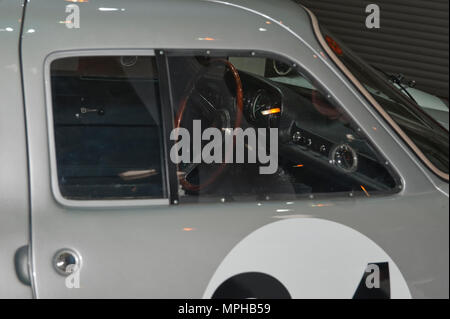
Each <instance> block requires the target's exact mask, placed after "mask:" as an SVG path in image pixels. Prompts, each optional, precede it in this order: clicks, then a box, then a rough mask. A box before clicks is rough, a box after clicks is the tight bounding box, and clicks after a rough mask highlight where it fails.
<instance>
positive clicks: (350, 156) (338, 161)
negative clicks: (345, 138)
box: [291, 127, 359, 173]
mask: <svg viewBox="0 0 450 319" xmlns="http://www.w3.org/2000/svg"><path fill="white" fill-rule="evenodd" d="M291 136H292V142H293V143H294V144H295V145H298V146H299V147H300V148H301V149H302V150H303V151H311V152H312V154H313V156H315V157H318V158H322V159H324V160H328V162H329V163H330V164H331V165H334V166H336V167H338V168H339V169H341V170H342V171H344V172H345V173H353V172H355V171H356V170H357V169H358V163H359V157H358V153H357V152H356V151H355V150H354V149H353V148H352V147H351V146H350V145H349V144H347V143H343V144H334V143H332V142H330V141H328V140H327V139H325V138H322V137H320V136H317V135H314V134H311V133H309V132H308V131H306V130H302V129H299V128H297V127H294V129H293V130H292V134H291Z"/></svg>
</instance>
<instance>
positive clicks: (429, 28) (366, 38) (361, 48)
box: [294, 0, 449, 99]
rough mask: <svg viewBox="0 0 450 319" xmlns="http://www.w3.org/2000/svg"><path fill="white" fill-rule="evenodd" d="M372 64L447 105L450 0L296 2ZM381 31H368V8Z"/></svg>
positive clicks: (311, 0) (313, 0)
mask: <svg viewBox="0 0 450 319" xmlns="http://www.w3.org/2000/svg"><path fill="white" fill-rule="evenodd" d="M294 1H296V2H299V3H301V4H303V5H305V6H306V7H308V8H309V9H311V10H312V11H313V12H314V13H315V14H316V15H317V17H318V18H319V20H320V22H321V23H322V24H323V25H325V26H327V27H328V29H330V31H331V32H333V33H334V34H335V35H336V36H337V37H338V38H340V39H341V40H343V41H344V42H345V43H346V44H347V45H348V46H349V47H351V48H352V49H353V50H354V51H356V52H357V53H358V54H359V55H360V56H361V57H363V58H364V59H365V60H366V61H368V62H369V63H371V64H373V65H375V66H377V67H379V68H382V69H383V70H385V71H387V72H389V73H403V74H404V75H405V76H406V77H407V78H408V79H413V80H416V81H417V88H418V89H420V90H424V91H427V92H430V93H432V94H435V95H438V96H441V97H445V98H447V99H448V96H449V94H448V88H449V85H448V82H449V61H448V59H449V54H448V45H449V31H448V29H449V0H373V1H366V0H339V1H336V0H294ZM371 3H374V4H377V5H379V6H380V9H381V28H380V29H367V28H366V26H365V21H366V17H367V15H368V14H367V13H365V8H366V6H367V5H368V4H371Z"/></svg>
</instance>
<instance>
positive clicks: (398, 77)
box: [372, 65, 418, 105]
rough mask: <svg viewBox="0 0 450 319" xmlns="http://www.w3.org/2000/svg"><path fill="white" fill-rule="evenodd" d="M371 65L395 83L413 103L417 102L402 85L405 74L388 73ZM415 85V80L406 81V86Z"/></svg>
mask: <svg viewBox="0 0 450 319" xmlns="http://www.w3.org/2000/svg"><path fill="white" fill-rule="evenodd" d="M372 67H373V68H374V69H375V70H377V71H379V72H380V73H382V74H383V75H384V76H385V77H386V78H387V79H388V80H389V81H391V82H392V83H394V84H397V85H398V87H399V88H400V90H402V91H403V92H404V93H405V94H406V95H407V96H408V97H409V98H410V99H411V100H413V101H414V103H416V104H417V105H418V103H417V101H416V99H414V98H413V96H412V95H411V94H410V93H409V92H408V90H407V89H406V88H405V87H404V86H403V80H404V79H405V76H404V75H403V74H398V75H392V74H388V73H386V72H385V71H383V70H382V69H380V68H378V67H376V66H373V65H372ZM415 85H416V81H414V80H412V81H409V82H408V86H409V87H411V88H412V87H414V86H415Z"/></svg>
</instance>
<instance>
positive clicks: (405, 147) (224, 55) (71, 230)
mask: <svg viewBox="0 0 450 319" xmlns="http://www.w3.org/2000/svg"><path fill="white" fill-rule="evenodd" d="M0 43H1V45H0V57H1V59H0V70H1V72H0V96H1V100H2V103H1V104H0V145H1V146H2V147H1V151H0V160H1V166H0V177H1V178H0V297H3V298H31V297H34V298H183V299H185V298H219V299H222V298H339V299H341V298H364V299H367V298H448V297H449V212H448V210H449V198H448V193H449V184H448V181H449V175H448V174H449V134H448V131H447V130H446V129H445V128H444V127H443V126H441V124H440V123H439V122H438V121H436V120H435V119H433V118H432V117H431V116H429V115H428V114H427V113H426V112H425V111H424V110H423V109H422V108H421V107H419V106H418V105H417V104H416V103H414V101H413V100H412V99H410V98H409V96H407V95H406V94H405V93H404V92H403V91H402V90H399V88H398V87H396V86H395V83H392V82H390V81H389V80H388V79H387V78H386V77H385V76H383V75H382V74H381V73H380V72H379V71H377V70H375V69H373V68H372V67H371V66H369V65H368V64H366V63H365V62H364V61H363V60H361V59H360V58H359V57H358V56H356V55H355V54H354V53H353V52H352V51H351V50H349V49H348V48H347V47H346V46H345V44H343V43H341V42H340V41H339V40H338V39H337V38H336V37H334V36H333V35H332V34H331V33H329V32H328V31H327V30H326V29H323V28H321V26H320V25H319V23H318V21H317V19H316V17H315V16H314V15H313V14H312V13H311V12H310V11H309V10H308V9H306V8H303V7H301V6H299V5H298V4H295V3H293V2H290V1H286V0H283V1H276V4H274V2H273V1H268V0H267V1H266V0H245V1H244V0H227V1H221V0H172V1H166V0H149V1H140V0H128V1H123V0H108V1H91V0H65V1H63V0H46V1H23V0H11V1H0ZM444 116H445V115H444ZM446 116H447V117H448V111H447V113H446ZM447 123H448V118H447Z"/></svg>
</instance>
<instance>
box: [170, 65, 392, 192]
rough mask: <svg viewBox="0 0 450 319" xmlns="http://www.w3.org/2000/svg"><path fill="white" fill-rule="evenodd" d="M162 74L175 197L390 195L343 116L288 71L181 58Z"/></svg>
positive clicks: (372, 155) (386, 175) (379, 166)
mask: <svg viewBox="0 0 450 319" xmlns="http://www.w3.org/2000/svg"><path fill="white" fill-rule="evenodd" d="M169 67H170V75H171V84H172V87H173V96H174V102H175V108H176V114H177V115H176V119H175V122H176V123H177V124H179V127H180V129H179V130H178V131H176V130H175V131H176V132H178V134H175V135H174V136H173V137H174V138H173V139H174V140H175V141H176V144H175V151H173V152H172V154H177V155H178V156H177V159H176V160H177V161H178V162H180V163H179V164H178V175H179V178H180V184H181V187H180V194H181V197H182V198H183V199H185V200H194V201H198V200H202V199H205V200H208V198H217V197H220V198H224V199H226V200H232V201H233V200H244V199H267V198H270V199H277V198H279V199H286V198H297V197H302V196H309V195H311V194H332V193H334V194H338V193H345V196H348V194H349V193H352V194H354V195H357V194H361V195H362V196H372V195H375V194H381V193H387V192H391V191H392V190H393V189H394V188H395V186H396V182H395V181H394V179H393V178H392V175H391V174H390V172H389V171H388V169H387V168H386V167H385V165H384V164H383V163H384V161H383V160H382V159H381V158H380V157H379V155H378V154H377V152H376V151H374V149H373V148H372V147H371V145H370V143H369V142H368V141H367V140H366V138H365V137H364V136H363V135H361V134H360V133H359V130H358V128H357V127H356V126H355V125H354V123H352V121H351V120H350V118H349V117H348V116H347V115H346V114H345V112H344V111H343V109H341V108H340V107H338V106H337V105H334V104H333V103H330V101H329V99H327V98H326V97H325V96H324V95H323V94H322V93H321V92H320V90H318V89H317V88H316V86H315V85H314V84H313V83H312V82H311V81H310V80H308V78H307V77H305V76H303V75H302V74H300V73H299V72H298V71H296V70H294V69H293V68H292V67H291V66H290V65H289V64H286V63H284V62H281V61H278V60H273V59H269V58H256V57H233V56H224V57H220V58H219V57H214V58H210V57H204V56H189V57H186V56H184V57H171V58H170V59H169ZM240 92H242V96H241V93H240ZM211 129H212V130H211ZM237 129H241V130H240V131H239V130H237ZM242 131H243V132H245V134H241V135H239V134H238V133H239V132H242ZM214 132H216V133H214ZM182 133H183V134H182ZM273 134H276V135H275V139H272V137H273ZM230 135H231V136H234V138H233V137H231V138H230V137H229V136H230ZM186 139H189V143H186ZM274 141H275V142H274ZM211 142H214V143H212V144H211ZM216 142H217V143H216ZM216 144H220V147H217V148H214V147H211V145H216ZM227 150H228V151H227ZM229 150H232V152H229ZM261 150H262V151H261ZM216 153H218V154H219V155H217V154H216ZM210 154H212V155H214V156H209V155H210ZM230 154H231V156H230ZM215 155H217V156H215ZM264 155H266V156H264ZM268 158H269V159H268ZM273 167H274V169H272V168H273ZM262 168H265V172H263V170H262Z"/></svg>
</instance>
